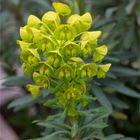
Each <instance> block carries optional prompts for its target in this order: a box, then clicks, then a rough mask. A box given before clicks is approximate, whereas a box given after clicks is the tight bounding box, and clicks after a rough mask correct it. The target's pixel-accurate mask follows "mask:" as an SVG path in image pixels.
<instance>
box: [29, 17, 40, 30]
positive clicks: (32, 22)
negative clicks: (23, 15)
mask: <svg viewBox="0 0 140 140" xmlns="http://www.w3.org/2000/svg"><path fill="white" fill-rule="evenodd" d="M27 24H28V26H29V27H34V28H37V29H39V28H40V26H41V20H40V19H39V18H37V17H36V16H34V15H30V16H29V17H28V21H27Z"/></svg>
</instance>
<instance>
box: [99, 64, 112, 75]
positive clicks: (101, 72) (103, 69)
mask: <svg viewBox="0 0 140 140" xmlns="http://www.w3.org/2000/svg"><path fill="white" fill-rule="evenodd" d="M110 67H111V64H104V65H100V66H99V70H98V72H97V78H105V77H106V73H107V72H108V71H109V68H110Z"/></svg>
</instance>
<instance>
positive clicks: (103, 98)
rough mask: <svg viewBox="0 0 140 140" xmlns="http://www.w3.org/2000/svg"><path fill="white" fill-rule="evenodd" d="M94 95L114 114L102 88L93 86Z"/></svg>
mask: <svg viewBox="0 0 140 140" xmlns="http://www.w3.org/2000/svg"><path fill="white" fill-rule="evenodd" d="M92 93H93V94H94V95H95V96H96V97H97V100H98V101H99V102H100V103H101V104H102V105H103V106H105V107H106V108H107V109H108V111H109V112H112V105H111V103H110V101H109V100H108V99H107V97H106V95H105V94H104V93H103V91H102V89H101V88H100V87H98V86H96V85H95V84H94V85H92Z"/></svg>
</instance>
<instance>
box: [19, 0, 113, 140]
mask: <svg viewBox="0 0 140 140" xmlns="http://www.w3.org/2000/svg"><path fill="white" fill-rule="evenodd" d="M53 7H54V9H55V12H54V11H49V12H47V13H45V14H44V15H43V17H42V20H40V19H39V18H37V17H36V16H34V15H30V16H29V18H28V21H27V25H26V26H24V27H21V28H20V36H21V39H22V41H18V44H19V45H20V47H21V59H22V61H23V64H22V68H23V69H24V73H25V75H27V76H30V77H32V79H33V81H34V82H33V83H32V84H28V85H27V89H28V91H30V92H31V94H32V97H33V98H37V97H38V96H39V95H40V91H42V90H49V91H50V94H49V97H48V98H47V100H45V101H44V103H43V104H44V105H46V106H49V107H51V108H54V109H58V110H63V113H61V117H60V116H59V117H58V118H57V117H56V116H55V117H51V118H48V119H47V124H46V126H48V125H50V124H51V127H54V128H55V129H52V131H51V133H52V134H51V135H47V136H45V137H44V138H43V140H45V139H46V140H52V139H53V140H54V139H57V140H58V137H59V138H60V139H62V138H65V139H73V140H78V139H83V140H86V139H91V138H95V137H98V138H101V134H99V136H98V135H97V134H96V133H93V132H92V129H96V128H97V131H98V132H100V131H102V129H103V128H104V127H106V123H105V122H104V118H105V117H106V116H107V115H108V113H107V111H106V110H104V108H102V107H101V108H94V109H90V110H86V109H88V106H89V104H90V103H92V102H94V101H95V100H96V98H94V97H92V96H91V95H90V94H89V90H90V89H89V87H88V83H89V82H90V81H91V80H92V79H93V78H98V79H99V78H105V76H106V73H107V72H108V70H109V68H110V66H111V64H110V63H109V64H102V61H103V59H104V57H105V56H106V54H107V52H108V48H107V46H106V45H101V46H98V38H99V37H100V36H101V31H88V30H89V29H90V27H91V25H92V16H91V15H90V13H85V14H84V15H82V16H80V15H78V14H71V9H70V7H69V6H68V5H66V4H63V3H57V2H54V3H53ZM91 58H92V59H91ZM93 112H94V113H93ZM102 113H103V114H102ZM93 114H94V115H93ZM87 115H89V116H87ZM97 116H98V117H99V118H98V119H97V118H96V117H97ZM88 117H89V119H88V120H87V118H88ZM60 118H63V119H61V121H62V120H63V123H64V124H63V125H62V124H58V122H57V123H54V122H53V123H52V120H53V121H55V120H56V119H60ZM64 118H65V119H64ZM79 118H80V120H79ZM67 119H68V120H67ZM82 121H83V122H82ZM38 123H39V124H42V122H38ZM61 123H62V122H61ZM96 123H97V124H98V126H96ZM93 124H94V125H95V126H94V125H93ZM58 126H59V128H58ZM58 129H62V130H63V131H62V130H61V131H59V130H58ZM86 129H89V132H91V134H88V135H89V136H88V138H86V137H87V136H85V135H84V131H86ZM100 133H101V132H100ZM56 136H57V137H56Z"/></svg>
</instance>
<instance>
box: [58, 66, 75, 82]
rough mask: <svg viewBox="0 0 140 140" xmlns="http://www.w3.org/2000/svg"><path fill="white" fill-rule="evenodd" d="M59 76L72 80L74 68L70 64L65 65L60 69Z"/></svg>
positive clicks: (62, 78) (61, 78)
mask: <svg viewBox="0 0 140 140" xmlns="http://www.w3.org/2000/svg"><path fill="white" fill-rule="evenodd" d="M58 78H59V79H60V80H65V79H66V80H71V79H72V78H73V70H72V68H71V67H70V66H69V65H66V64H65V65H63V66H62V67H61V68H59V70H58Z"/></svg>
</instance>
